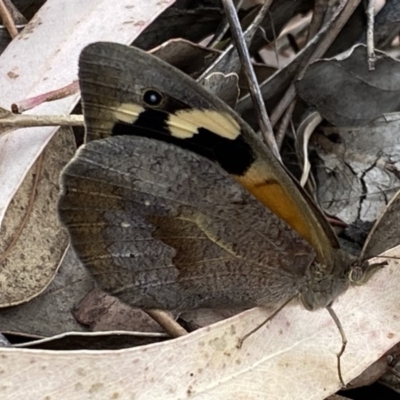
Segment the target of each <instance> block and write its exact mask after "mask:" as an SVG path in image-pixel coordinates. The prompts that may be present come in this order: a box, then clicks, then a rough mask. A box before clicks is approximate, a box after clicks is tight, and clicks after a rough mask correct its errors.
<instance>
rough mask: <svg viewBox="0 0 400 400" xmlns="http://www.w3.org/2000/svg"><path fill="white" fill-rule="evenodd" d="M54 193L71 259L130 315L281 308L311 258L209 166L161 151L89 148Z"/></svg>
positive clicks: (103, 144) (117, 145) (135, 142)
mask: <svg viewBox="0 0 400 400" xmlns="http://www.w3.org/2000/svg"><path fill="white" fill-rule="evenodd" d="M161 161H162V162H161ZM63 188H64V189H63V194H62V196H61V199H60V202H59V212H60V217H61V219H62V221H63V222H64V224H65V225H66V226H67V227H68V230H69V232H70V235H71V243H72V245H73V247H74V249H75V250H76V252H77V254H78V256H79V258H80V259H81V260H82V261H83V263H84V264H85V265H86V267H87V268H88V269H89V270H90V272H91V273H92V274H93V275H94V276H95V278H96V280H97V281H98V282H99V283H100V285H101V287H102V288H103V289H105V290H106V291H108V292H110V293H111V294H114V295H117V296H118V297H119V298H120V299H122V300H123V301H125V302H127V303H129V304H131V305H134V306H139V307H142V308H167V309H177V310H183V309H192V308H198V307H212V308H221V307H222V308H223V307H232V306H238V307H246V306H248V307H251V306H256V305H263V304H267V303H270V302H277V301H279V300H287V299H289V298H291V297H293V296H294V295H295V294H296V293H297V292H298V291H299V288H300V287H301V286H302V285H304V279H305V274H306V270H307V268H308V266H309V264H310V263H311V262H312V260H313V258H314V257H315V253H314V252H313V251H312V249H311V248H310V246H309V245H308V244H307V243H306V242H305V241H304V240H302V239H301V238H300V237H299V236H298V235H297V234H296V232H294V231H293V230H292V229H290V228H289V227H288V226H287V225H286V224H285V223H284V222H283V221H282V220H280V219H279V218H278V217H276V216H275V215H274V214H272V213H271V212H270V211H269V210H268V209H267V208H265V207H264V206H262V205H261V204H260V203H259V202H258V201H257V200H255V199H254V198H253V197H252V196H251V195H250V194H248V193H247V191H246V190H244V189H243V188H242V187H241V186H240V185H238V184H237V183H236V182H235V181H234V180H233V179H232V178H231V177H230V176H229V175H228V174H227V173H226V172H224V171H223V170H221V168H219V167H218V166H217V165H216V164H214V163H212V162H210V161H209V160H207V159H205V158H203V157H201V156H198V155H197V154H195V153H192V152H188V151H185V150H182V149H180V148H178V147H176V146H173V145H170V144H168V143H164V142H157V141H154V140H150V139H148V138H141V137H126V136H125V137H124V136H120V137H114V138H108V139H103V140H97V141H93V142H91V143H89V144H87V145H85V146H84V147H83V148H81V149H80V150H79V151H78V153H77V155H76V157H75V158H74V160H73V161H72V162H71V163H70V164H69V166H68V167H67V168H66V169H65V171H64V173H63ZM199 193H201V195H199ZM289 253H290V254H291V257H290V258H289V257H286V255H287V254H289Z"/></svg>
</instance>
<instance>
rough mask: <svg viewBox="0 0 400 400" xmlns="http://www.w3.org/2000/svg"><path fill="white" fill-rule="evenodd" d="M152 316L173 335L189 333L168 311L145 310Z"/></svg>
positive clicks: (178, 335)
mask: <svg viewBox="0 0 400 400" xmlns="http://www.w3.org/2000/svg"><path fill="white" fill-rule="evenodd" d="M145 312H146V314H148V315H149V316H150V317H151V318H153V319H154V321H156V322H157V323H158V324H160V325H161V326H162V327H163V328H164V329H165V330H166V331H167V332H168V333H169V334H170V335H171V336H172V337H174V338H176V337H180V336H184V335H187V334H188V332H187V331H186V330H185V329H184V328H182V326H180V325H179V324H178V323H177V322H176V321H175V320H174V319H173V318H172V317H171V316H170V315H169V314H168V313H167V312H166V311H162V310H145Z"/></svg>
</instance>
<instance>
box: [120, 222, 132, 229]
mask: <svg viewBox="0 0 400 400" xmlns="http://www.w3.org/2000/svg"><path fill="white" fill-rule="evenodd" d="M130 226H131V224H129V223H128V222H121V228H129V227H130Z"/></svg>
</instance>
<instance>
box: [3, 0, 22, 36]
mask: <svg viewBox="0 0 400 400" xmlns="http://www.w3.org/2000/svg"><path fill="white" fill-rule="evenodd" d="M0 18H1V19H2V20H3V24H4V26H5V27H6V29H7V31H8V33H9V34H10V36H11V37H12V38H13V39H14V38H15V36H17V35H18V29H17V28H16V26H15V23H14V20H13V18H12V16H11V13H10V11H9V10H8V8H7V6H6V5H5V4H4V1H3V0H0Z"/></svg>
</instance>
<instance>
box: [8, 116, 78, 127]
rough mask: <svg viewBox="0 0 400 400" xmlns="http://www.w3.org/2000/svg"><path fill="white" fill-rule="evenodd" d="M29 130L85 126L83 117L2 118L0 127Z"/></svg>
mask: <svg viewBox="0 0 400 400" xmlns="http://www.w3.org/2000/svg"><path fill="white" fill-rule="evenodd" d="M2 126H6V127H12V128H15V129H18V128H27V127H33V126H84V121H83V115H21V114H12V113H10V114H9V115H8V116H6V117H1V116H0V127H2Z"/></svg>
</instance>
